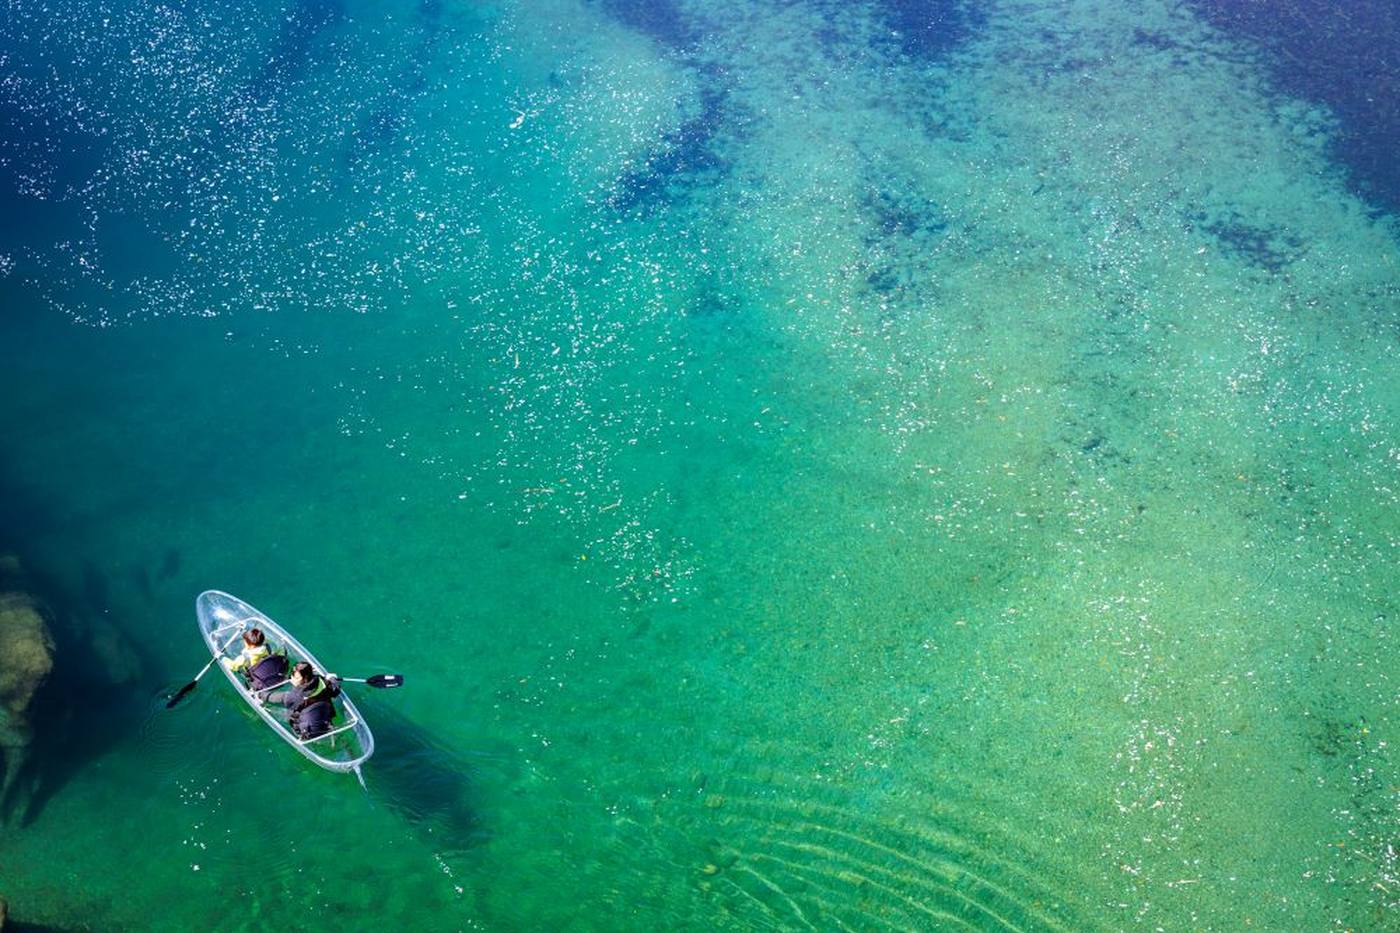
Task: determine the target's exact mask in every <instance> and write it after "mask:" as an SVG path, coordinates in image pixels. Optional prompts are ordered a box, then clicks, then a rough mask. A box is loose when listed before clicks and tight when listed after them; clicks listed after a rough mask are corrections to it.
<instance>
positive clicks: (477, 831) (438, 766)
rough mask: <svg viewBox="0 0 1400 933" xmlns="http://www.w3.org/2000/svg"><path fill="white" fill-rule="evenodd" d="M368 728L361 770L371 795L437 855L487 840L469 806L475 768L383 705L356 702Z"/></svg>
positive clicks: (474, 810) (472, 806)
mask: <svg viewBox="0 0 1400 933" xmlns="http://www.w3.org/2000/svg"><path fill="white" fill-rule="evenodd" d="M357 702H358V703H359V704H360V705H361V706H363V707H367V709H366V712H365V716H366V718H367V719H368V720H369V721H370V722H372V723H373V724H374V744H375V748H374V758H372V759H371V760H370V762H369V763H368V764H366V766H365V780H366V782H367V786H368V788H369V792H370V795H371V797H372V798H373V799H374V800H375V801H377V802H382V803H383V804H385V805H386V806H387V807H389V809H390V810H392V811H394V812H395V813H397V814H398V815H399V816H401V817H403V819H404V820H405V821H407V822H408V823H409V824H411V825H412V826H413V827H414V829H415V830H416V831H418V832H419V833H420V834H422V835H423V837H424V841H425V842H427V843H429V844H430V845H431V846H432V847H433V848H434V849H435V850H437V852H438V854H439V855H449V854H453V853H460V852H464V851H466V850H467V849H472V848H475V847H476V846H479V845H482V844H483V843H485V842H486V841H487V840H488V839H489V838H490V833H489V831H488V830H487V828H486V826H485V825H484V823H483V821H482V819H481V816H480V811H479V809H478V808H477V806H476V805H475V802H474V799H473V798H474V796H475V793H474V790H475V786H474V782H473V776H474V774H475V772H476V767H475V765H474V764H473V763H472V762H471V761H470V760H468V759H467V758H465V757H463V756H462V755H460V754H458V753H457V752H455V751H452V750H451V749H448V748H446V747H444V746H443V745H441V744H440V743H438V742H437V741H435V740H434V737H433V734H432V733H431V732H429V731H428V730H426V729H424V728H422V727H421V726H419V725H417V724H415V723H414V722H413V720H411V719H409V718H408V717H406V716H404V715H403V714H402V713H398V712H396V711H394V710H393V709H390V708H389V707H388V705H387V704H386V703H383V702H375V701H373V700H357Z"/></svg>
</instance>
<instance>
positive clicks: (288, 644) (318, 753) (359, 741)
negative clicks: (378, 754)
mask: <svg viewBox="0 0 1400 933" xmlns="http://www.w3.org/2000/svg"><path fill="white" fill-rule="evenodd" d="M195 614H196V615H197V616H198V617H199V632H200V634H201V635H203V636H204V643H205V644H206V645H208V646H209V650H210V651H211V652H213V654H214V655H215V657H226V658H230V659H232V658H236V657H238V653H239V652H240V651H241V650H242V648H243V638H242V636H243V633H244V632H245V631H247V630H248V629H250V628H260V629H262V631H263V634H264V635H265V636H266V638H267V644H268V646H269V647H270V648H271V649H272V650H273V651H274V652H276V651H279V650H285V651H286V652H287V661H288V666H289V668H290V666H291V665H294V664H296V663H297V662H298V661H308V662H310V664H311V666H312V667H314V668H315V669H316V671H317V672H318V673H321V674H324V673H326V668H325V666H324V665H322V664H321V662H320V661H318V660H316V658H315V656H314V655H312V654H311V652H310V651H307V650H306V648H305V647H303V646H302V644H301V642H299V641H297V640H296V639H295V638H293V637H292V636H291V635H289V634H288V633H287V630H286V629H284V628H282V626H280V625H278V624H277V623H276V622H274V621H272V620H271V619H269V618H268V617H267V616H265V615H263V614H262V613H261V612H259V611H258V610H256V609H254V608H253V607H252V606H250V605H248V604H247V603H245V602H244V601H243V600H241V599H239V598H238V597H236V596H230V595H229V594H227V593H221V592H219V591H218V590H208V591H206V592H203V593H200V594H199V598H198V599H197V600H195ZM214 666H215V667H217V668H218V669H219V670H221V671H223V672H224V676H225V677H227V678H228V679H229V683H231V684H233V687H234V689H235V690H237V691H238V695H239V696H241V697H242V698H243V700H244V701H245V702H246V703H247V704H248V705H249V706H251V707H252V708H253V710H254V712H256V713H257V714H258V715H259V716H260V717H262V720H263V721H264V722H266V723H267V724H268V725H269V726H271V727H272V731H273V732H276V733H277V734H278V735H280V736H281V737H282V738H283V739H285V740H286V742H287V744H288V745H290V746H292V747H293V748H295V749H296V750H297V751H299V752H301V753H302V754H303V755H305V756H306V757H307V758H310V759H311V760H312V761H314V762H316V764H318V765H320V766H321V767H323V768H326V769H327V770H330V771H353V772H354V773H355V775H356V776H357V777H360V765H362V764H364V762H365V761H366V760H368V758H369V756H370V755H373V754H374V736H373V735H371V734H370V731H369V726H368V725H367V724H366V723H365V721H364V719H363V718H362V717H361V716H360V711H359V710H357V709H356V708H355V704H354V703H351V702H350V699H349V698H348V697H347V696H346V695H345V694H344V693H343V692H342V693H341V695H340V696H339V697H338V698H337V699H336V701H335V703H336V708H337V709H338V710H339V715H338V716H337V717H336V719H335V722H334V723H333V725H332V728H331V731H329V732H327V733H325V734H324V735H318V736H316V737H315V738H311V739H302V738H298V737H297V734H296V733H295V732H294V731H292V728H291V725H290V723H289V722H288V717H289V714H290V710H288V709H286V708H285V707H283V706H281V705H280V704H277V703H276V702H275V700H276V698H277V695H278V694H280V692H281V690H280V689H274V690H273V691H272V694H273V700H274V703H272V704H264V703H262V702H261V701H260V700H259V698H258V697H257V696H256V695H255V694H254V693H253V691H252V690H250V689H249V687H248V684H247V682H246V681H244V679H243V674H242V673H241V672H238V671H230V670H229V669H228V668H226V667H224V665H223V664H222V662H221V663H219V664H216V665H214ZM263 692H264V693H265V692H267V691H263ZM360 780H361V782H362V783H363V781H364V778H363V777H360Z"/></svg>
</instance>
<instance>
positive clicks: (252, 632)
mask: <svg viewBox="0 0 1400 933" xmlns="http://www.w3.org/2000/svg"><path fill="white" fill-rule="evenodd" d="M266 640H267V639H266V638H265V637H264V636H263V632H262V629H260V628H250V629H248V631H246V632H244V633H243V644H245V645H247V646H248V647H249V648H256V647H257V646H258V645H261V644H262V643H263V642H264V641H266Z"/></svg>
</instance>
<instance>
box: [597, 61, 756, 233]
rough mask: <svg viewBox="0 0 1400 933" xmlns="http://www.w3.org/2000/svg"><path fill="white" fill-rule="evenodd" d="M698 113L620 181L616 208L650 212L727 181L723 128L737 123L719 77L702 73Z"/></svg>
mask: <svg viewBox="0 0 1400 933" xmlns="http://www.w3.org/2000/svg"><path fill="white" fill-rule="evenodd" d="M702 75H703V77H702V83H701V85H700V91H699V97H698V101H697V105H696V109H695V113H694V114H693V115H691V116H690V117H688V118H687V119H686V120H685V121H684V122H682V123H681V125H680V126H679V127H678V128H677V129H675V130H674V131H673V132H671V133H668V134H666V136H665V138H664V139H663V140H662V141H661V144H660V145H659V146H658V147H657V149H656V151H655V152H654V153H653V154H652V155H651V156H649V157H648V158H647V160H646V162H645V163H644V164H643V165H642V166H641V167H640V168H638V169H636V170H634V171H631V172H628V173H627V174H625V175H623V176H622V178H621V179H619V180H618V183H617V188H616V190H615V191H614V193H613V197H612V206H613V208H614V209H615V210H617V211H619V212H621V213H624V214H632V213H639V212H640V213H647V212H649V211H651V210H654V209H656V208H658V207H664V206H667V205H670V204H674V203H676V202H677V201H680V200H683V199H684V198H685V197H686V196H687V195H688V194H689V193H691V192H693V191H695V190H696V189H698V188H701V187H704V186H707V185H713V184H714V183H716V182H717V181H720V180H722V179H723V178H724V177H726V176H727V175H728V174H729V172H730V170H731V168H732V164H731V162H730V160H729V159H728V158H727V157H726V156H725V155H724V154H723V153H722V152H721V151H720V147H719V143H718V137H719V133H720V130H721V128H722V127H724V126H726V125H729V126H732V125H734V124H735V122H736V121H735V113H734V108H733V106H732V104H731V102H730V100H729V95H728V93H727V91H726V90H725V89H724V87H723V86H721V85H720V84H718V83H717V80H716V79H715V78H714V77H713V76H709V75H704V73H703V72H702Z"/></svg>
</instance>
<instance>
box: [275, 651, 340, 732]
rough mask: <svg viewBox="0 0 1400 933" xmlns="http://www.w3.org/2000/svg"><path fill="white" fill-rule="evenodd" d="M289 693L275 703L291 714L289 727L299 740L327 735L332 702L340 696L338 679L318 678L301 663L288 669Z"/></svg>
mask: <svg viewBox="0 0 1400 933" xmlns="http://www.w3.org/2000/svg"><path fill="white" fill-rule="evenodd" d="M291 684H292V686H291V689H289V690H288V691H287V692H286V693H284V694H282V696H280V697H278V701H279V702H280V703H281V704H282V705H283V706H285V707H287V708H288V709H290V710H291V711H292V716H291V725H292V731H294V732H295V733H296V734H297V736H298V737H299V738H303V739H314V738H315V737H316V736H318V735H325V734H326V733H327V732H329V731H331V723H332V722H333V721H334V720H335V716H336V711H335V698H336V697H338V696H340V678H339V677H337V676H335V675H334V674H327V675H326V676H324V677H322V676H321V675H320V674H318V673H316V669H315V668H314V667H312V666H311V665H310V664H308V663H307V662H305V661H299V662H297V665H296V666H295V667H293V668H292V680H291Z"/></svg>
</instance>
